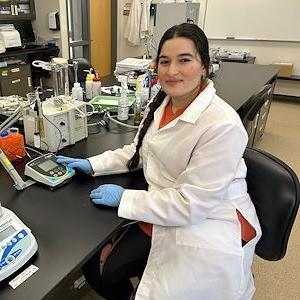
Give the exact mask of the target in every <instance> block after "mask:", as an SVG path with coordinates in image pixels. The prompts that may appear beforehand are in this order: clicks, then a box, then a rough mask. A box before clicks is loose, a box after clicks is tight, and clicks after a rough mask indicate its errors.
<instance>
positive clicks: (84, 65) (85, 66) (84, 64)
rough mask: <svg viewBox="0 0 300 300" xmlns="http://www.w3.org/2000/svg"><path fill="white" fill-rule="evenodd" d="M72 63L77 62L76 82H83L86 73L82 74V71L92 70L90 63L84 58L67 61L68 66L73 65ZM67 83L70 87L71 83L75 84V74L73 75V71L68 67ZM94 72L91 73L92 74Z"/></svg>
mask: <svg viewBox="0 0 300 300" xmlns="http://www.w3.org/2000/svg"><path fill="white" fill-rule="evenodd" d="M74 61H77V62H78V71H77V75H78V82H79V83H82V82H84V81H85V78H86V75H87V72H84V70H89V69H90V68H92V69H93V70H94V68H93V66H92V65H91V64H90V62H89V61H88V60H87V59H86V58H83V57H82V58H73V59H70V60H69V64H73V62H74ZM68 73H69V82H70V84H71V85H73V83H74V82H75V74H74V69H73V67H69V72H68ZM94 73H95V72H94V71H93V74H94Z"/></svg>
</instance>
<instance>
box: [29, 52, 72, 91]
mask: <svg viewBox="0 0 300 300" xmlns="http://www.w3.org/2000/svg"><path fill="white" fill-rule="evenodd" d="M32 65H33V66H34V67H37V68H42V69H44V70H47V71H51V75H52V80H53V85H54V96H55V97H58V96H60V95H65V96H69V73H68V68H69V64H68V60H67V59H66V58H62V57H53V58H52V59H51V62H45V61H42V60H35V61H33V62H32Z"/></svg>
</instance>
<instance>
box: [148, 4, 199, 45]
mask: <svg viewBox="0 0 300 300" xmlns="http://www.w3.org/2000/svg"><path fill="white" fill-rule="evenodd" d="M172 2H173V3H156V4H152V5H151V19H152V23H153V40H154V44H155V45H158V44H159V41H160V39H161V38H162V36H163V34H164V33H165V32H166V30H167V29H169V28H170V27H172V26H173V25H176V24H181V23H193V24H196V25H197V24H198V21H199V20H198V19H199V11H200V3H196V2H195V3H192V2H176V3H174V1H172ZM170 11H171V12H172V13H170Z"/></svg>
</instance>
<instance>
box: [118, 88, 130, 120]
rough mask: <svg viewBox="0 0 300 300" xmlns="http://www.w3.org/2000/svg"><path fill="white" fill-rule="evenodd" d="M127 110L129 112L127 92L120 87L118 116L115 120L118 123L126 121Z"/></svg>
mask: <svg viewBox="0 0 300 300" xmlns="http://www.w3.org/2000/svg"><path fill="white" fill-rule="evenodd" d="M128 110H129V102H128V98H127V91H126V89H125V88H124V87H122V91H121V97H120V98H119V101H118V116H117V118H118V119H119V120H120V121H125V120H128Z"/></svg>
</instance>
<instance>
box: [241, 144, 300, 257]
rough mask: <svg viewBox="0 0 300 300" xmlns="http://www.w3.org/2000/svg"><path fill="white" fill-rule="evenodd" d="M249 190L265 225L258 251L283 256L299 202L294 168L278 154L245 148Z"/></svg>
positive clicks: (261, 223) (261, 221) (265, 255)
mask: <svg viewBox="0 0 300 300" xmlns="http://www.w3.org/2000/svg"><path fill="white" fill-rule="evenodd" d="M244 159H245V162H246V165H247V169H248V171H247V177H246V180H247V184H248V192H249V194H250V196H251V199H252V201H253V203H254V206H255V208H256V212H257V215H258V219H259V221H260V225H261V228H262V237H261V239H260V240H259V242H258V244H257V246H256V249H255V253H256V254H257V255H258V256H260V257H261V258H263V259H265V260H271V261H273V260H280V259H282V258H283V257H284V255H285V253H286V249H287V244H288V240H289V236H290V232H291V229H292V226H293V224H294V221H295V218H296V215H297V211H298V207H299V202H300V196H299V195H300V187H299V180H298V177H297V175H296V174H295V173H294V171H293V170H292V169H291V168H290V167H289V166H287V165H286V164H285V163H284V162H283V161H281V160H280V159H278V158H276V157H275V156H273V155H271V154H269V153H267V152H265V151H262V150H258V149H254V148H246V151H245V153H244Z"/></svg>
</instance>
